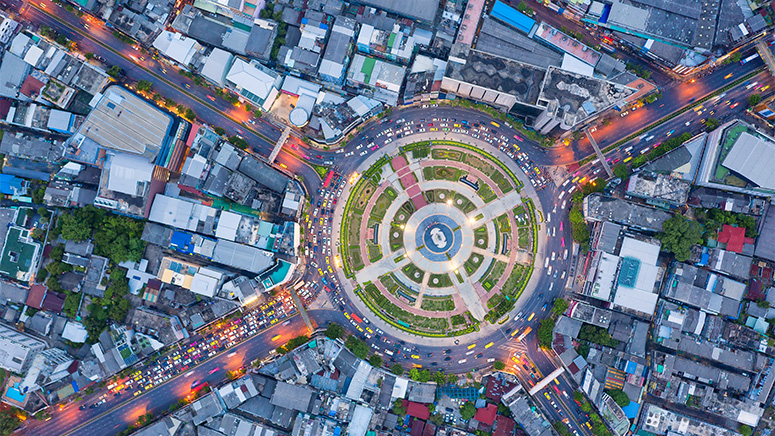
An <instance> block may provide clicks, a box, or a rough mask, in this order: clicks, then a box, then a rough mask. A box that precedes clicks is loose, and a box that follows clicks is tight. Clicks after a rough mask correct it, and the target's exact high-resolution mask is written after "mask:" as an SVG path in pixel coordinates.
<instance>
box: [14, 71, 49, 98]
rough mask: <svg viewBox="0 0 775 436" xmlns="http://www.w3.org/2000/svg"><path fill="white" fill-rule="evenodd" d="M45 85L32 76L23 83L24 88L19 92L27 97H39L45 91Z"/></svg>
mask: <svg viewBox="0 0 775 436" xmlns="http://www.w3.org/2000/svg"><path fill="white" fill-rule="evenodd" d="M43 85H44V84H43V82H41V81H40V80H38V79H36V78H34V77H32V76H27V78H26V79H25V80H24V83H22V87H21V89H19V92H20V93H22V94H24V95H26V96H27V97H32V96H33V95H39V94H40V90H41V89H43Z"/></svg>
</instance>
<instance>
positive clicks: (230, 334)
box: [79, 292, 296, 410]
mask: <svg viewBox="0 0 775 436" xmlns="http://www.w3.org/2000/svg"><path fill="white" fill-rule="evenodd" d="M295 313H296V308H295V307H294V305H293V301H292V300H291V298H290V295H289V294H288V292H283V293H281V294H279V295H278V296H277V298H276V299H274V300H272V301H270V302H267V303H265V304H262V305H260V306H258V307H256V308H254V309H252V310H250V311H247V312H245V313H244V314H243V315H242V316H241V317H235V318H233V319H231V320H228V321H221V322H219V323H217V324H215V325H213V326H212V327H211V328H209V329H206V330H205V331H203V332H200V334H198V335H197V337H196V338H193V340H192V341H191V342H190V343H188V344H186V345H181V347H180V348H177V349H171V350H167V352H166V353H165V354H163V355H161V356H159V357H157V358H156V359H155V360H153V359H154V358H153V357H151V360H153V362H152V363H149V364H147V365H146V366H144V367H143V368H142V369H138V370H135V371H132V372H131V373H130V374H129V375H127V376H124V377H119V378H117V379H115V380H114V381H112V382H111V383H110V384H108V385H107V389H108V393H107V394H104V395H102V396H100V397H98V398H97V401H94V402H92V403H91V404H82V405H81V406H80V407H79V409H80V410H84V409H86V408H92V409H93V408H97V407H100V406H102V405H103V404H105V403H106V402H107V401H108V400H109V399H110V395H112V396H113V397H120V396H122V395H131V396H138V395H140V394H141V393H143V392H145V391H147V390H150V389H152V388H153V387H155V386H158V385H160V384H162V383H164V382H166V381H167V380H169V379H171V378H173V377H175V376H176V375H178V374H181V373H183V372H186V371H188V370H189V369H191V368H193V367H195V366H197V365H199V364H200V363H202V362H204V361H206V360H208V359H210V358H211V357H213V356H215V355H216V354H218V353H220V352H222V351H225V350H227V349H229V348H231V347H233V346H235V345H237V344H239V343H241V342H242V341H244V340H246V339H248V338H250V337H251V336H253V335H255V334H256V333H258V332H259V331H261V330H263V329H264V328H267V327H270V326H273V325H275V324H277V323H279V322H282V321H283V320H284V319H286V318H288V317H290V316H293V315H294V314H295ZM280 339H281V338H280V337H275V338H273V341H279V340H280ZM286 339H289V338H286ZM278 346H279V344H278Z"/></svg>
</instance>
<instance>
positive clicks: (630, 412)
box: [622, 401, 640, 419]
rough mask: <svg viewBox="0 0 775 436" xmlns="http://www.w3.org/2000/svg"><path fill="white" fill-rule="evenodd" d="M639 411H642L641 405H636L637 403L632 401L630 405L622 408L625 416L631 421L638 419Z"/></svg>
mask: <svg viewBox="0 0 775 436" xmlns="http://www.w3.org/2000/svg"><path fill="white" fill-rule="evenodd" d="M638 410H640V404H638V403H636V402H635V401H630V404H628V405H626V406H625V407H622V411H623V412H624V415H625V416H626V417H627V418H629V419H632V418H635V417H637V416H638Z"/></svg>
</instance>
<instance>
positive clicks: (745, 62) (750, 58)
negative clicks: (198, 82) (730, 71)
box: [740, 53, 759, 65]
mask: <svg viewBox="0 0 775 436" xmlns="http://www.w3.org/2000/svg"><path fill="white" fill-rule="evenodd" d="M758 57H759V53H754V54H752V55H751V56H748V57H747V58H745V59H743V60H742V61H740V65H745V64H747V63H748V62H751V61H752V60H754V59H756V58H758Z"/></svg>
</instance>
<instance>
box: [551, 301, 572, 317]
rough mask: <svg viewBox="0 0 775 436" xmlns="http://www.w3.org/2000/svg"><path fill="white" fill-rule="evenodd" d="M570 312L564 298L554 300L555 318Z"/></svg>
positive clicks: (553, 311) (553, 310) (553, 312)
mask: <svg viewBox="0 0 775 436" xmlns="http://www.w3.org/2000/svg"><path fill="white" fill-rule="evenodd" d="M566 310H568V302H567V301H565V300H564V299H562V298H557V299H555V300H554V305H552V314H553V315H554V316H559V315H562V313H563V312H565V311H566Z"/></svg>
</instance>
